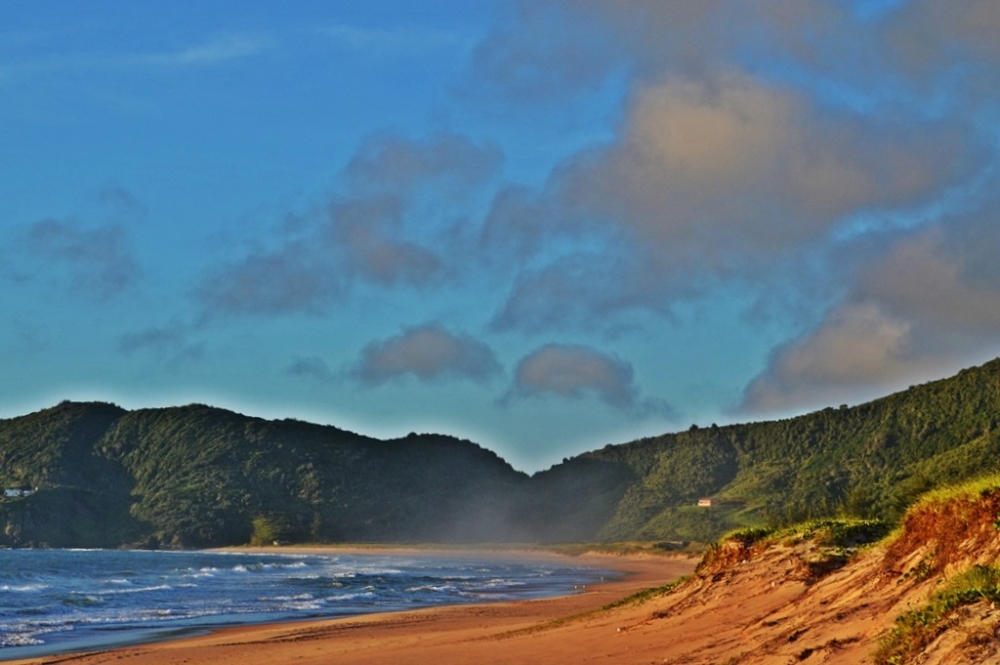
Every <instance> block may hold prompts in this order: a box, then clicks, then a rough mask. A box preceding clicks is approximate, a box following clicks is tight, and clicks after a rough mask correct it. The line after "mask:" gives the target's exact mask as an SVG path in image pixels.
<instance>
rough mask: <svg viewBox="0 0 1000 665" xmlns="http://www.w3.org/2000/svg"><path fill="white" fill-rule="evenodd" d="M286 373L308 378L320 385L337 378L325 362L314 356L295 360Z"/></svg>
mask: <svg viewBox="0 0 1000 665" xmlns="http://www.w3.org/2000/svg"><path fill="white" fill-rule="evenodd" d="M286 371H287V372H288V374H291V375H292V376H298V377H308V378H312V379H315V380H317V381H320V382H322V383H327V382H330V381H335V380H336V378H337V376H336V374H335V373H334V372H333V371H331V370H330V367H329V365H327V364H326V361H325V360H323V359H322V358H317V357H316V356H309V357H306V358H296V359H295V361H294V362H292V364H291V365H289V366H288V369H287V370H286Z"/></svg>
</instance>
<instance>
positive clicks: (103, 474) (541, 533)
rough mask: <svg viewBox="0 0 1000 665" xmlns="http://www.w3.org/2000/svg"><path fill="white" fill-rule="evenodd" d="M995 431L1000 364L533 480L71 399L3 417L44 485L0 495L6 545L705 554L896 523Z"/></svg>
mask: <svg viewBox="0 0 1000 665" xmlns="http://www.w3.org/2000/svg"><path fill="white" fill-rule="evenodd" d="M998 423H1000V360H995V361H993V362H990V363H987V364H986V365H983V366H981V367H977V368H973V369H967V370H963V371H962V372H960V373H959V374H958V375H956V376H954V377H951V378H949V379H944V380H941V381H935V382H931V383H927V384H923V385H920V386H914V387H912V388H910V389H909V390H906V391H903V392H900V393H897V394H894V395H890V396H888V397H885V398H882V399H879V400H875V401H873V402H869V403H867V404H862V405H860V406H857V407H853V408H846V407H841V408H838V409H834V408H827V409H824V410H822V411H818V412H815V413H811V414H808V415H804V416H800V417H797V418H790V419H786V420H779V421H772V422H761V423H750V424H740V425H730V426H726V427H716V426H712V427H707V428H700V429H699V428H694V427H692V429H690V430H688V431H684V432H678V433H674V434H665V435H662V436H657V437H651V438H647V439H641V440H638V441H633V442H631V443H625V444H621V445H608V446H605V447H604V448H602V449H600V450H595V451H592V452H588V453H585V454H583V455H580V456H578V457H575V458H572V459H569V460H567V461H565V462H564V463H562V464H559V465H556V466H554V467H552V468H551V469H549V470H547V471H543V472H540V473H537V474H535V475H534V476H532V477H530V478H529V477H528V476H527V475H525V474H523V473H520V472H518V471H515V470H514V469H513V468H511V466H510V465H509V464H507V463H506V462H505V461H503V460H502V459H500V458H499V457H498V456H497V455H496V454H494V453H492V452H490V451H488V450H485V449H483V448H481V447H480V446H478V445H476V444H474V443H472V442H470V441H464V440H459V439H455V438H453V437H448V436H443V435H427V434H424V435H416V434H411V435H410V436H408V437H405V438H403V439H396V440H389V441H381V440H376V439H372V438H369V437H365V436H361V435H358V434H354V433H351V432H347V431H344V430H340V429H338V428H336V427H330V426H320V425H313V424H309V423H304V422H300V421H295V420H283V421H267V420H262V419H259V418H252V417H248V416H243V415H240V414H237V413H233V412H230V411H225V410H222V409H216V408H212V407H208V406H203V405H190V406H185V407H175V408H166V409H141V410H136V411H126V410H124V409H121V408H119V407H116V406H114V405H109V404H101V403H72V402H63V403H62V404H59V405H58V406H55V407H53V408H51V409H46V410H43V411H39V412H37V413H33V414H29V415H26V416H21V417H17V418H12V419H7V420H0V485H2V486H3V487H4V488H21V487H24V488H37V491H36V492H35V493H33V494H31V495H30V496H18V497H7V498H0V528H2V532H0V545H11V546H22V545H31V544H35V545H42V544H45V545H50V546H84V547H96V546H103V547H109V546H111V547H114V546H119V545H122V544H124V545H129V546H147V547H158V546H169V547H203V546H210V545H225V544H236V543H246V542H251V541H254V542H271V541H273V540H283V541H316V542H321V541H327V542H334V541H345V540H346V541H392V542H412V541H438V542H448V541H455V542H458V541H461V542H475V541H491V542H501V541H549V542H553V541H592V540H609V541H610V540H627V539H645V540H699V541H709V540H713V539H714V538H716V537H717V536H718V535H719V534H721V533H722V532H725V531H727V530H729V529H731V528H733V527H736V526H746V525H755V524H764V523H771V524H780V523H784V522H791V521H797V520H801V519H805V518H811V517H823V516H829V515H834V514H852V515H857V516H862V517H882V518H886V519H889V520H892V519H895V518H898V517H899V516H900V515H901V514H902V512H903V510H904V509H905V508H906V506H908V505H909V504H910V503H911V502H912V500H913V499H914V498H915V497H916V496H917V495H918V494H920V493H921V492H923V491H925V490H927V489H930V488H932V487H934V486H937V485H941V484H949V483H954V482H956V481H960V480H964V479H967V478H970V477H973V476H978V475H981V474H983V473H986V472H991V471H1000V454H998V453H1000V432H998V430H997V424H998ZM707 497H711V498H713V499H714V500H715V505H713V506H712V507H710V508H700V507H698V506H697V505H696V503H697V501H698V499H699V498H707Z"/></svg>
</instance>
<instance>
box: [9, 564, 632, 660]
mask: <svg viewBox="0 0 1000 665" xmlns="http://www.w3.org/2000/svg"><path fill="white" fill-rule="evenodd" d="M615 575H616V573H613V572H611V571H607V570H599V569H595V568H589V567H585V566H573V565H567V564H566V563H565V562H560V561H554V560H551V559H542V558H539V559H531V558H523V557H516V558H513V557H512V558H504V557H503V556H502V555H491V554H486V553H484V554H483V556H482V558H480V557H479V556H475V557H469V556H464V555H463V556H458V555H456V556H440V555H427V556H424V555H414V556H410V555H406V556H401V555H395V554H384V555H383V554H339V553H335V554H305V553H295V552H289V553H281V554H277V553H275V554H270V553H267V554H256V553H230V552H225V553H223V552H200V551H198V552H165V551H156V552H151V551H134V550H0V660H11V659H17V658H31V657H36V656H40V655H49V654H53V653H64V652H68V651H78V650H93V649H104V648H109V647H113V646H122V645H126V644H133V643H139V642H148V641H153V640H160V639H167V638H170V637H174V636H181V635H189V634H193V633H198V632H204V631H207V630H209V629H211V628H214V627H221V626H226V625H232V624H243V623H264V622H271V621H289V620H298V619H311V618H322V617H342V616H350V615H357V614H367V613H372V612H387V611H394V610H405V609H415V608H421V607H431V606H435V605H452V604H459V603H483V602H494V601H502V600H516V599H528V598H543V597H550V596H557V595H564V594H568V593H573V592H574V591H575V590H578V589H581V588H582V587H584V586H586V585H588V584H592V583H594V582H597V581H600V580H601V579H605V578H610V577H612V576H615Z"/></svg>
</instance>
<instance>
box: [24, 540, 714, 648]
mask: <svg viewBox="0 0 1000 665" xmlns="http://www.w3.org/2000/svg"><path fill="white" fill-rule="evenodd" d="M315 551H320V550H315ZM337 551H341V552H343V551H344V550H342V549H341V550H337ZM361 551H371V550H361ZM394 551H396V552H399V553H401V554H402V553H404V552H406V550H398V549H397V550H394ZM414 551H418V552H420V553H423V554H428V553H432V552H430V551H428V550H414ZM448 554H449V556H455V555H457V554H460V553H459V552H457V551H455V550H448ZM464 555H467V556H473V557H474V556H477V555H478V556H483V555H484V553H482V552H476V551H471V552H467V553H464ZM505 556H530V557H533V558H538V557H562V556H563V555H558V554H546V553H539V552H530V553H527V552H526V553H523V554H518V553H505ZM566 560H567V561H570V562H572V563H573V564H575V565H589V566H594V567H597V568H606V569H611V570H616V571H621V572H623V573H625V575H624V576H623V577H621V578H619V579H617V580H614V581H608V582H605V583H602V584H598V585H592V586H590V587H589V588H586V589H585V590H583V591H581V592H580V593H578V594H574V595H571V596H564V597H559V598H549V599H542V600H527V601H518V602H505V603H493V604H485V605H464V606H449V607H441V608H433V609H426V610H417V611H407V612H393V613H385V614H375V615H364V616H359V617H352V618H346V619H336V620H322V621H308V622H295V623H287V624H270V625H268V624H265V625H248V626H241V627H235V628H225V629H221V630H218V631H216V632H212V633H211V634H208V635H203V636H197V637H189V638H183V639H178V640H170V641H165V642H158V643H153V644H144V645H139V646H128V647H122V648H117V649H112V650H108V651H100V652H94V653H81V654H60V655H52V656H43V657H37V658H30V659H25V660H18V661H8V662H10V663H18V664H22V663H23V664H28V663H32V664H38V665H40V664H42V663H61V662H72V663H79V664H81V665H91V664H97V663H110V662H122V661H124V662H127V663H130V664H133V663H134V664H135V665H167V664H176V663H187V664H189V665H198V664H200V663H204V664H206V665H207V664H208V663H213V664H214V663H239V664H240V665H273V664H274V663H301V664H302V665H309V664H311V663H324V664H326V663H331V662H336V663H345V664H350V663H435V665H442V664H445V663H447V664H449V665H450V664H454V663H529V662H538V663H586V662H602V663H609V662H611V663H625V662H643V663H648V662H650V658H649V653H648V649H649V648H653V649H655V645H653V644H648V645H646V646H645V648H642V649H638V650H634V647H635V645H634V644H631V643H630V642H631V641H630V640H624V639H622V637H623V635H624V634H625V631H624V630H623V629H622V625H626V624H628V623H629V614H630V613H635V612H636V611H638V612H639V614H642V613H643V612H647V611H648V610H642V609H638V608H636V607H631V608H629V607H624V608H619V609H615V610H603V611H602V610H601V609H600V608H601V607H603V606H605V605H607V604H609V603H612V602H614V601H616V600H619V599H621V598H624V597H626V596H629V595H631V594H633V593H635V592H637V591H641V590H643V589H647V588H649V587H654V586H660V585H663V584H666V583H667V582H670V581H671V580H674V579H676V578H678V577H680V576H682V575H687V574H689V573H691V572H692V571H693V570H694V567H695V565H696V563H697V559H696V558H693V557H686V556H656V555H643V554H638V555H612V554H599V553H588V554H584V555H580V556H574V557H566ZM672 639H675V638H672V637H671V636H670V635H667V634H664V635H660V636H659V638H658V641H659V640H664V641H667V642H669V641H671V640H672ZM630 652H631V653H630ZM641 652H646V655H645V656H641V657H638V658H633V657H632V656H633V655H635V656H639V654H640V653H641Z"/></svg>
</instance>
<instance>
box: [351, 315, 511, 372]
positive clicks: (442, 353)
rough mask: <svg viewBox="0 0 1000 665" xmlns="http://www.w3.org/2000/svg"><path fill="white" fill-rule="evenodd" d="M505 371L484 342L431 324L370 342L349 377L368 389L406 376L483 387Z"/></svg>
mask: <svg viewBox="0 0 1000 665" xmlns="http://www.w3.org/2000/svg"><path fill="white" fill-rule="evenodd" d="M502 371H503V369H502V367H501V365H500V363H499V361H498V360H497V358H496V356H495V355H494V353H493V350H492V349H491V348H490V347H489V346H487V345H486V344H484V343H483V342H480V341H479V340H477V339H475V338H474V337H472V336H470V335H468V334H466V333H452V332H450V331H448V330H447V329H445V328H444V327H442V326H440V325H437V324H428V325H424V326H418V327H415V328H408V329H406V330H404V331H403V332H402V333H401V334H399V335H396V336H395V337H390V338H388V339H384V340H380V341H375V342H371V343H370V344H368V345H367V346H365V348H364V349H363V350H362V352H361V359H360V361H359V362H358V364H357V365H356V366H355V367H354V368H352V370H351V371H350V375H351V376H352V377H353V378H354V379H356V380H357V381H359V382H361V383H364V384H368V385H378V384H380V383H384V382H385V381H389V380H392V379H396V378H399V377H402V376H406V375H410V376H413V377H416V378H417V379H419V380H420V381H443V380H458V379H468V380H471V381H475V382H478V383H484V382H486V381H489V380H490V379H492V378H494V377H495V376H497V375H498V374H500V373H501V372H502Z"/></svg>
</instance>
